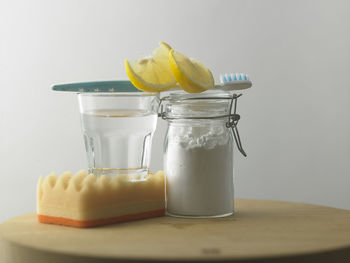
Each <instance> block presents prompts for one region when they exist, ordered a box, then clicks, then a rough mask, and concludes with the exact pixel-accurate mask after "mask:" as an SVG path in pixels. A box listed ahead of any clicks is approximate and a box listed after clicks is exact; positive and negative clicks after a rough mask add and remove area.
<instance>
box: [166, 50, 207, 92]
mask: <svg viewBox="0 0 350 263" xmlns="http://www.w3.org/2000/svg"><path fill="white" fill-rule="evenodd" d="M169 61H170V66H171V70H172V72H173V74H174V76H175V78H176V80H177V82H178V83H179V84H180V86H181V88H182V89H183V90H185V91H187V92H188V93H199V92H203V91H206V90H208V89H211V88H213V87H214V78H213V74H212V73H211V71H210V70H209V69H207V68H206V67H205V66H204V65H203V64H202V63H201V62H199V61H198V60H196V59H194V58H189V57H186V56H185V55H183V54H181V53H179V52H176V51H174V50H173V49H171V50H170V52H169Z"/></svg>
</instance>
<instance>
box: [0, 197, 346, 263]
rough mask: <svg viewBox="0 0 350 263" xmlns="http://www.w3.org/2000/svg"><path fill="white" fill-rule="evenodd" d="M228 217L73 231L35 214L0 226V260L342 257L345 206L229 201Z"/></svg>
mask: <svg viewBox="0 0 350 263" xmlns="http://www.w3.org/2000/svg"><path fill="white" fill-rule="evenodd" d="M235 205H236V213H235V215H234V216H231V217H226V218H218V219H182V218H172V217H161V218H154V219H148V220H140V221H133V222H128V223H121V224H115V225H109V226H104V227H99V228H90V229H76V228H69V227H63V226H56V225H46V224H40V223H38V222H37V220H36V215H35V213H31V214H26V215H22V216H18V217H15V218H13V219H10V220H8V221H6V222H5V223H3V224H1V225H0V262H4V263H27V262H28V263H29V262H30V263H34V262H36V263H40V262H45V263H46V262H49V263H56V262H57V263H58V262H60V263H62V262H64V263H66V262H68V263H71V262H72V263H73V262H74V263H77V262H84V263H92V262H93V263H97V262H98V263H104V262H184V261H186V262H201V261H205V262H250V263H252V262H273V263H274V262H279V263H284V262H298V263H302V262H317V263H322V262H327V263H336V262H350V210H342V209H336V208H330V207H322V206H314V205H308V204H300V203H290V202H278V201H258V200H237V201H236V203H235Z"/></svg>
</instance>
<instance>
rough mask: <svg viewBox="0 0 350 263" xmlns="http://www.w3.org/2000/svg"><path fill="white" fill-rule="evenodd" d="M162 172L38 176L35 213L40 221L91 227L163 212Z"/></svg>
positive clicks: (66, 173)
mask: <svg viewBox="0 0 350 263" xmlns="http://www.w3.org/2000/svg"><path fill="white" fill-rule="evenodd" d="M164 199H165V196H164V174H163V172H162V171H159V172H157V173H156V174H149V175H148V176H147V178H146V179H145V180H142V181H141V180H139V181H137V180H130V178H129V176H127V175H118V176H115V177H113V178H112V177H109V176H105V175H102V176H99V177H96V176H94V175H93V174H88V173H87V172H86V171H80V172H78V173H77V174H75V175H72V174H71V173H70V172H65V173H63V174H62V175H60V176H57V175H56V174H55V173H52V174H50V175H48V176H47V177H46V178H45V179H44V178H42V177H41V178H40V179H39V182H38V186H37V216H38V220H39V222H41V223H48V224H58V225H66V226H72V227H93V226H98V225H105V224H112V223H116V222H122V221H129V220H134V219H142V218H149V217H156V216H163V215H164V214H165V200H164Z"/></svg>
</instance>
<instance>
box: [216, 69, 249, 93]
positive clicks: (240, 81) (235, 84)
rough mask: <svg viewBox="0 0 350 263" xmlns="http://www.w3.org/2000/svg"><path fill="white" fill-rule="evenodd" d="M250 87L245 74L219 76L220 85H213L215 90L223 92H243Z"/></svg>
mask: <svg viewBox="0 0 350 263" xmlns="http://www.w3.org/2000/svg"><path fill="white" fill-rule="evenodd" d="M251 86H252V82H251V80H250V79H249V77H248V75H247V74H244V73H236V74H233V73H231V74H220V84H219V85H215V88H216V89H223V90H243V89H248V88H250V87H251Z"/></svg>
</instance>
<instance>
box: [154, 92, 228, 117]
mask: <svg viewBox="0 0 350 263" xmlns="http://www.w3.org/2000/svg"><path fill="white" fill-rule="evenodd" d="M234 96H235V94H230V93H228V92H222V91H220V92H218V91H215V92H206V93H199V94H198V93H197V94H188V93H172V94H170V95H169V96H167V97H164V98H162V101H161V103H162V107H161V116H162V118H163V119H168V120H174V119H214V118H224V117H228V116H229V114H230V109H231V107H230V105H231V103H232V100H233V98H234Z"/></svg>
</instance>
